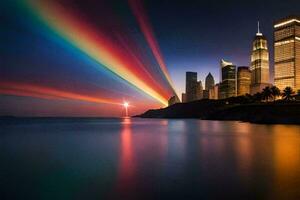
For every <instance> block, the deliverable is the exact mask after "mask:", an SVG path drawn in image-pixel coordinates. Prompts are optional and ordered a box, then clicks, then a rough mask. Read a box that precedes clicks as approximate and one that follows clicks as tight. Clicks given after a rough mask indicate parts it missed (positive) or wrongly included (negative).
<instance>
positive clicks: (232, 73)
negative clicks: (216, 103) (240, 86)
mask: <svg viewBox="0 0 300 200" xmlns="http://www.w3.org/2000/svg"><path fill="white" fill-rule="evenodd" d="M234 96H236V66H235V65H233V64H232V63H230V62H227V61H224V60H223V59H222V60H221V83H220V96H219V98H220V99H225V98H229V97H234Z"/></svg>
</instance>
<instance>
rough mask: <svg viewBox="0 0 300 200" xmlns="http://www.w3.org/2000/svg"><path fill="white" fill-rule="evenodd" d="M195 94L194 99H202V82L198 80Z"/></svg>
mask: <svg viewBox="0 0 300 200" xmlns="http://www.w3.org/2000/svg"><path fill="white" fill-rule="evenodd" d="M196 92H197V94H196V99H197V100H199V99H202V98H203V86H202V82H201V81H198V82H197V91H196Z"/></svg>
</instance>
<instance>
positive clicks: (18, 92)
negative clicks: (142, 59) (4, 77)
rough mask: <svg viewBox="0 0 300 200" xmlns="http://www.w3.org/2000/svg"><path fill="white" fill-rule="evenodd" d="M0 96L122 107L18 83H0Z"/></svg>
mask: <svg viewBox="0 0 300 200" xmlns="http://www.w3.org/2000/svg"><path fill="white" fill-rule="evenodd" d="M0 94H1V95H14V96H25V97H34V98H40V99H47V100H76V101H83V102H90V103H98V104H103V103H105V104H114V105H122V104H121V103H117V102H114V101H112V100H111V99H105V98H99V97H91V96H87V95H82V94H77V93H72V92H66V91H63V90H58V89H55V88H51V87H44V86H36V85H32V84H24V83H18V82H0Z"/></svg>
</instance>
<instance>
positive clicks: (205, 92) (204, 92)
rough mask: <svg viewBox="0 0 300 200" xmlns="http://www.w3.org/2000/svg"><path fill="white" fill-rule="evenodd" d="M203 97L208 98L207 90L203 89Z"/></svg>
mask: <svg viewBox="0 0 300 200" xmlns="http://www.w3.org/2000/svg"><path fill="white" fill-rule="evenodd" d="M203 99H209V90H203Z"/></svg>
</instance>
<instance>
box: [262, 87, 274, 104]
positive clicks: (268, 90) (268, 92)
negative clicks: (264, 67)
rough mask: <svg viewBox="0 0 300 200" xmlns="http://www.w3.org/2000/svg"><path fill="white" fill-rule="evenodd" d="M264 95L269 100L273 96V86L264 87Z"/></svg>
mask: <svg viewBox="0 0 300 200" xmlns="http://www.w3.org/2000/svg"><path fill="white" fill-rule="evenodd" d="M262 97H263V99H264V100H266V101H269V99H270V98H271V97H272V91H271V88H270V87H269V86H267V87H265V88H264V89H263V91H262Z"/></svg>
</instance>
